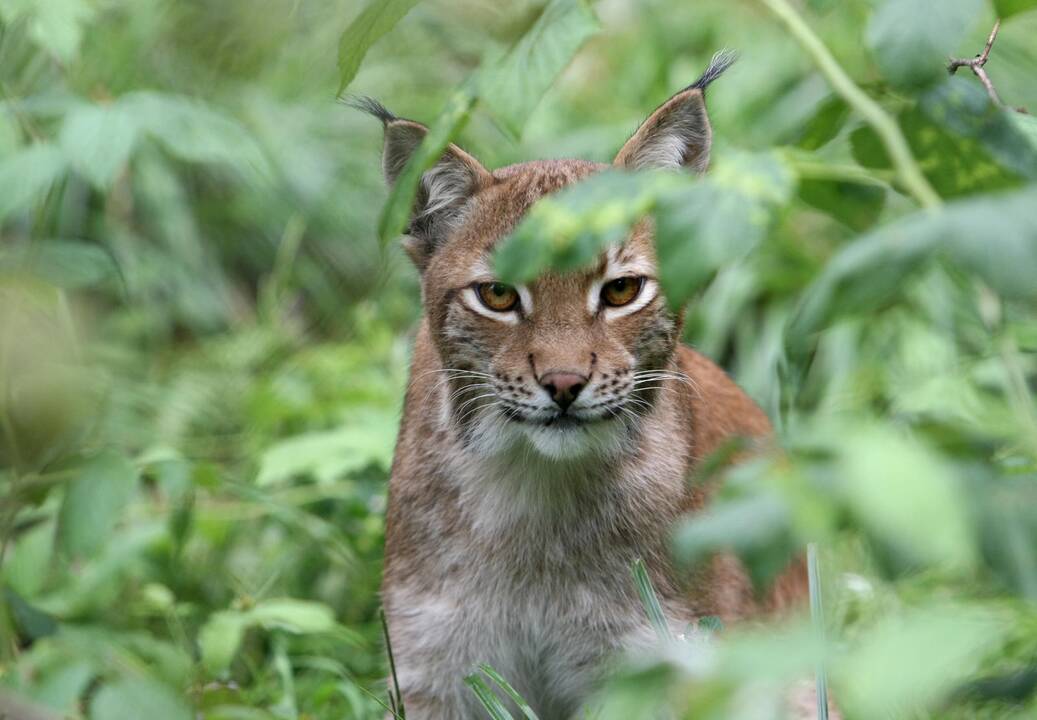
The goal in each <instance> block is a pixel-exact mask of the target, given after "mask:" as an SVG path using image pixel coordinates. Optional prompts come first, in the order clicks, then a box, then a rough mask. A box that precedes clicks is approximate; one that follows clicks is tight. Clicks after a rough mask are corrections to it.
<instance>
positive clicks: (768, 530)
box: [673, 491, 794, 588]
mask: <svg viewBox="0 0 1037 720" xmlns="http://www.w3.org/2000/svg"><path fill="white" fill-rule="evenodd" d="M791 522H792V517H791V514H790V512H789V508H788V506H787V504H786V503H785V501H784V500H783V499H782V498H781V497H780V496H778V495H777V494H776V493H773V492H764V491H758V492H754V493H751V494H748V495H745V496H743V497H736V498H723V499H718V501H717V502H715V503H714V505H713V507H712V508H710V509H709V510H708V511H707V512H702V513H696V514H695V515H692V516H689V517H687V518H686V519H684V520H683V521H681V522H680V524H679V525H678V526H677V528H676V531H675V532H674V540H673V544H674V549H675V553H676V556H677V558H678V560H679V561H680V562H681V563H683V564H686V565H695V564H697V563H700V562H702V561H704V560H705V559H706V558H707V557H709V556H710V555H712V554H714V553H717V552H722V551H734V552H736V553H738V555H739V556H740V557H741V558H742V560H743V561H744V562H745V564H746V568H747V569H748V570H749V574H750V576H751V577H752V580H753V583H754V585H755V586H756V587H758V588H760V587H765V586H767V585H768V584H769V583H770V582H771V580H773V579H774V578H775V577H777V576H778V574H780V573H781V572H782V571H783V570H784V569H785V568H786V567H788V563H789V562H790V560H791V559H792V553H793V549H794V548H793V545H792V539H791V534H790V533H791V530H790V528H791Z"/></svg>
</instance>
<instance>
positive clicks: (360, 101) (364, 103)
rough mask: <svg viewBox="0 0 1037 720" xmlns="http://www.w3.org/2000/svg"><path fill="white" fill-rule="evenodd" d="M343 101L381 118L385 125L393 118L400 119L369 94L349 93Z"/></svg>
mask: <svg viewBox="0 0 1037 720" xmlns="http://www.w3.org/2000/svg"><path fill="white" fill-rule="evenodd" d="M342 102H343V103H344V104H345V105H348V106H349V107H351V108H353V109H354V110H359V111H360V112H365V113H367V114H368V115H373V116H374V117H376V118H378V119H379V120H381V121H382V124H383V125H387V124H389V123H391V122H392V121H393V120H399V118H398V117H396V115H394V114H393V113H392V112H390V111H389V109H388V108H387V107H385V105H382V104H381V103H380V102H378V101H377V100H375V99H374V98H373V97H368V96H367V95H347V96H346V97H344V98H342Z"/></svg>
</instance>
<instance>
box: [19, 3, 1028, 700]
mask: <svg viewBox="0 0 1037 720" xmlns="http://www.w3.org/2000/svg"><path fill="white" fill-rule="evenodd" d="M412 6H413V7H412ZM997 16H1000V17H1001V18H1002V24H1001V26H1000V31H999V33H998V35H997V38H996V41H995V42H994V45H993V47H992V48H991V49H990V54H989V62H988V64H986V65H985V66H984V67H983V68H982V70H984V71H985V72H986V73H988V74H989V79H990V81H991V82H992V88H996V91H994V94H991V92H988V90H987V88H986V87H985V86H984V84H982V83H981V82H980V78H978V77H976V76H975V73H973V72H971V68H970V67H963V68H960V69H959V70H958V71H957V73H956V74H954V75H953V76H951V75H949V74H948V72H947V63H948V59H949V57H952V56H953V57H960V58H970V57H972V56H974V55H975V54H977V53H980V52H981V51H982V50H983V48H984V43H985V42H986V41H987V38H988V34H989V33H990V30H991V28H992V27H994V21H995V18H996V17H997ZM344 30H345V32H344V33H343V31H344ZM383 36H384V37H383ZM1035 36H1037V2H1033V1H1032V0H993V2H986V1H985V0H942V1H941V2H939V3H931V2H926V1H925V0H875V1H874V2H868V1H866V0H850V1H849V2H834V1H833V0H805V1H804V2H801V3H797V4H796V6H795V8H793V7H792V6H790V5H789V4H787V2H786V0H738V1H737V2H721V1H719V0H717V1H714V2H709V1H703V2H680V1H679V0H649V1H647V2H632V1H631V0H600V2H598V3H597V4H595V5H593V6H592V5H587V4H585V3H584V2H583V1H582V0H550V1H549V2H547V3H546V4H545V3H544V2H542V1H541V0H532V1H528V2H527V1H526V0H518V1H517V2H509V3H494V2H492V1H491V0H457V1H450V0H429V1H428V2H426V3H421V4H416V2H415V1H414V0H384V1H383V2H375V3H372V4H371V5H370V6H369V7H367V8H366V9H365V8H363V7H361V6H359V5H357V4H354V3H332V2H324V1H322V0H262V1H261V2H257V0H221V2H209V3H202V2H198V3H188V2H172V1H171V0H35V1H34V0H2V2H0V717H3V716H9V717H16V718H22V717H25V718H57V717H89V718H93V719H96V720H115V719H122V718H139V717H148V718H150V720H179V719H181V718H183V719H187V718H191V717H204V718H209V719H213V720H215V719H217V718H225V719H231V718H235V719H246V718H247V719H252V718H256V719H261V718H304V717H308V718H343V717H347V718H348V717H358V718H377V717H381V716H382V714H384V708H383V703H384V702H386V697H387V695H386V686H385V682H384V678H385V676H386V674H387V666H386V663H385V659H384V652H383V645H382V635H381V633H382V630H381V627H380V624H379V621H378V597H377V594H376V591H377V587H378V582H379V572H380V571H379V567H380V558H381V545H382V537H383V520H382V513H383V510H384V506H385V484H386V476H387V472H388V466H389V462H390V459H391V454H392V446H393V438H394V434H395V429H396V428H395V426H396V422H397V418H398V415H399V409H400V404H401V400H402V389H403V385H404V382H405V378H406V364H407V355H408V337H409V332H410V331H411V329H412V327H413V325H414V321H415V319H416V317H417V314H418V311H419V309H418V292H417V281H416V277H415V273H414V272H413V270H411V269H410V267H409V266H408V265H407V263H406V261H405V260H404V259H403V258H402V254H401V253H400V252H399V249H398V247H397V244H396V242H395V238H396V236H397V235H398V233H399V231H400V229H401V228H402V226H403V224H404V219H405V215H406V211H407V209H408V208H409V206H410V200H411V197H410V195H409V193H411V192H413V188H414V182H415V181H416V179H417V176H418V174H419V173H420V171H421V169H422V167H421V165H420V162H421V161H426V162H427V161H428V160H430V159H432V158H434V157H436V155H437V154H438V151H439V147H440V146H441V144H442V143H445V142H447V141H448V140H449V139H451V138H454V139H456V140H457V141H458V142H460V143H461V144H462V145H464V146H466V147H468V148H470V149H472V150H473V151H475V152H476V154H477V155H478V156H479V157H480V158H481V159H483V160H484V161H485V162H486V163H487V165H488V166H490V167H498V166H500V165H503V164H507V163H509V162H514V161H518V160H522V159H530V158H535V157H552V156H576V157H584V158H588V159H595V160H603V161H604V160H608V159H610V158H611V156H612V155H613V154H614V152H615V151H616V150H617V149H618V147H619V146H620V145H621V143H622V141H623V140H624V139H625V138H626V136H627V135H628V134H629V133H630V132H631V130H632V129H633V128H634V127H636V125H637V123H638V121H639V120H640V119H641V118H642V117H643V116H644V115H645V114H646V113H647V112H649V111H650V110H651V109H652V108H654V107H655V106H656V105H657V104H658V103H659V102H661V101H662V100H664V99H665V98H666V97H667V96H669V95H670V94H671V93H672V92H674V91H675V90H677V89H679V88H681V87H683V86H684V85H686V84H687V83H688V82H690V81H691V80H693V79H694V78H695V77H696V76H697V75H698V74H699V73H700V72H701V71H702V69H703V68H704V67H705V66H706V64H707V62H708V60H709V58H710V55H711V54H712V53H713V51H714V50H717V49H718V48H721V47H731V48H736V49H738V50H740V51H741V55H742V57H741V60H740V61H739V62H738V63H737V64H736V65H735V66H734V67H733V68H732V69H731V70H730V71H729V72H728V73H727V74H726V75H725V76H724V78H723V79H722V80H720V81H719V82H717V83H716V84H715V85H714V86H713V87H712V88H711V89H710V92H709V106H710V112H711V115H712V118H713V122H714V127H715V132H716V140H715V152H714V163H713V167H712V169H711V170H710V172H709V174H708V175H707V176H705V177H704V178H701V179H700V178H694V177H691V176H679V177H675V176H666V175H658V174H652V173H647V174H619V173H606V174H602V175H600V176H597V177H595V178H594V179H592V180H590V181H588V182H586V183H584V184H581V185H579V186H577V187H574V188H572V189H571V190H567V191H566V192H564V193H562V194H560V195H558V196H557V197H555V198H552V199H550V200H549V201H545V202H544V203H541V204H540V205H539V206H538V207H537V208H536V209H535V211H534V212H533V213H532V214H531V216H530V218H529V219H528V221H527V222H526V223H525V224H523V225H522V226H521V227H520V228H519V230H518V231H517V233H516V234H515V236H513V238H512V239H510V240H509V241H508V242H507V243H506V244H505V245H504V247H503V248H502V251H501V253H500V254H499V257H498V262H499V265H498V266H499V269H500V271H501V273H502V275H503V276H505V277H521V276H528V275H531V274H534V273H536V272H537V271H539V270H540V269H542V268H543V267H546V266H548V265H553V266H555V267H560V268H566V267H575V266H577V265H579V264H581V263H582V262H584V261H586V260H587V259H589V258H591V257H593V256H594V254H595V253H596V252H597V251H598V250H599V249H600V248H601V247H603V246H604V245H605V244H607V243H610V242H613V241H615V240H616V239H617V238H620V237H622V234H623V232H624V230H625V229H626V227H628V226H629V224H630V223H631V222H633V221H634V220H635V219H636V218H637V217H638V216H639V215H643V214H651V215H652V216H653V217H654V218H655V223H656V227H657V230H658V235H659V243H660V254H661V257H662V263H663V277H662V280H663V282H664V285H665V289H666V291H667V295H668V298H669V300H670V301H671V302H672V303H673V304H674V305H686V306H687V323H686V339H687V341H688V342H690V343H692V344H694V345H696V346H697V347H699V348H700V349H702V350H703V351H704V352H706V353H707V354H709V355H710V356H712V357H714V358H716V359H717V360H718V361H719V362H721V363H722V364H723V365H724V366H725V367H726V368H727V369H728V370H729V372H731V374H732V375H733V376H734V377H735V378H736V379H737V380H738V381H739V382H740V383H741V384H742V385H743V387H745V388H746V389H747V390H748V391H749V392H750V394H751V395H753V397H755V398H756V399H757V400H758V401H759V402H760V404H761V405H762V406H763V407H764V408H765V409H766V410H767V411H768V413H769V415H770V416H771V417H772V418H773V419H774V421H775V424H776V425H777V427H778V428H779V432H780V440H781V444H782V446H783V448H784V450H785V452H784V454H783V456H782V457H781V458H778V459H770V460H759V461H757V462H754V463H750V464H747V465H743V466H741V467H739V468H738V469H737V470H736V471H734V472H732V473H730V476H729V477H728V479H727V483H726V486H725V491H724V493H723V496H722V498H721V502H720V504H719V505H718V506H717V507H716V509H715V511H714V512H712V513H710V514H708V515H706V516H703V517H697V518H691V519H688V520H687V521H686V522H685V523H683V524H682V525H681V526H680V527H679V528H677V529H676V531H675V535H674V547H675V552H676V553H677V555H678V557H679V558H681V560H682V561H683V562H684V563H686V564H687V565H688V566H689V568H690V567H693V565H694V563H695V562H697V561H699V560H701V558H703V557H704V556H706V555H708V554H709V553H710V552H713V551H715V550H716V549H719V548H729V547H730V548H735V549H736V550H738V551H739V552H740V553H741V554H742V555H743V556H744V558H745V559H746V561H747V563H748V565H749V567H750V568H751V570H752V573H753V576H754V578H755V579H757V580H759V581H760V582H761V583H765V582H766V581H767V579H768V578H769V577H771V576H772V575H773V573H774V572H775V571H776V569H778V568H780V567H781V566H782V565H783V564H784V563H785V562H786V560H787V559H788V557H789V556H790V554H791V553H794V552H798V551H801V550H802V549H803V548H804V547H805V545H806V544H807V543H813V544H814V545H815V546H816V547H817V548H819V555H820V558H821V562H820V570H821V586H822V592H820V593H819V594H817V596H816V597H815V600H818V601H820V600H822V599H823V606H824V614H823V615H822V614H821V613H820V612H818V611H817V610H818V609H815V613H814V622H813V624H812V623H811V622H810V620H809V618H808V617H806V616H804V617H803V618H800V619H798V620H796V619H793V620H790V621H788V622H785V623H783V624H781V625H780V626H778V627H767V628H761V627H755V628H750V629H739V628H721V627H718V625H717V623H715V622H703V623H701V624H700V625H699V626H698V627H695V628H689V629H688V632H687V633H685V636H684V638H682V639H672V640H669V641H666V642H664V643H662V644H661V647H660V650H659V653H658V654H657V655H656V656H653V657H649V658H638V659H636V660H631V661H630V662H629V663H628V664H627V665H625V666H624V669H622V670H620V672H619V674H618V675H617V676H616V677H615V678H614V679H613V680H612V681H611V682H610V683H609V684H608V685H607V687H606V688H605V689H604V692H603V695H602V697H601V698H600V700H599V702H597V703H596V704H595V707H594V708H592V709H590V710H589V711H588V714H589V716H592V717H601V718H616V719H617V720H619V719H623V720H626V719H627V718H635V717H645V718H651V717H659V716H660V715H659V712H660V707H661V706H665V707H670V708H672V712H673V713H674V714H675V716H680V717H695V718H718V719H719V718H732V717H759V718H770V717H776V716H777V715H776V713H777V712H778V710H777V709H776V708H777V705H778V703H779V701H780V696H781V693H782V691H781V687H782V686H783V685H784V684H786V683H787V682H789V681H793V680H799V679H802V678H806V677H811V676H812V674H813V672H814V669H815V668H816V667H817V666H818V665H821V664H823V665H824V666H825V668H826V671H827V675H828V679H829V682H830V684H831V686H832V687H833V688H834V693H835V695H836V696H837V697H838V699H839V702H840V704H841V705H842V706H843V709H844V711H845V713H846V715H847V716H848V717H851V718H878V717H911V718H915V717H941V718H945V717H951V718H973V717H974V718H1026V717H1033V716H1034V714H1035V713H1037V692H1035V687H1037V405H1035V403H1034V399H1033V394H1034V391H1035V387H1037V312H1035V307H1037V304H1035V300H1037V121H1035V120H1034V119H1033V117H1032V116H1030V115H1028V114H1026V113H1025V112H1021V111H1019V109H1018V108H1031V109H1037V83H1034V81H1033V78H1034V76H1035V73H1037V46H1035V45H1034V43H1033V38H1034V37H1035ZM343 89H347V91H348V92H355V93H363V94H370V95H373V96H376V97H378V98H379V99H380V100H382V101H383V102H385V103H386V104H387V105H388V106H389V107H390V108H392V109H393V110H394V111H395V112H397V113H399V114H401V115H404V116H407V117H414V118H417V119H421V120H424V121H426V122H429V123H430V124H431V125H432V127H433V132H432V133H431V134H430V138H431V140H432V142H429V143H427V144H426V146H425V147H424V152H423V153H420V154H419V157H418V158H417V161H416V162H415V163H414V164H413V165H412V167H411V168H410V180H411V181H410V182H409V183H408V182H406V181H404V182H401V183H400V184H399V185H398V186H397V189H396V191H395V192H394V193H393V194H392V196H391V197H389V196H387V194H386V191H385V190H384V188H383V185H382V181H381V178H380V176H379V151H380V128H379V127H378V123H377V122H374V121H372V120H371V118H369V117H366V116H363V115H362V114H359V113H356V112H353V111H351V110H349V109H347V108H344V107H343V106H342V105H340V104H337V103H336V102H335V96H336V94H337V92H339V91H341V90H343ZM1002 102H1003V103H1004V105H1001V103H1002ZM437 143H439V145H437ZM386 198H388V199H386ZM383 207H384V210H383ZM616 582H617V583H627V582H635V580H634V576H631V577H619V578H616ZM645 592H646V597H647V598H649V599H650V590H648V589H647V588H645ZM646 604H647V605H648V608H647V610H646V611H650V609H651V603H650V602H648V603H646ZM822 628H823V630H824V634H825V635H826V636H827V642H822V641H821V637H820V636H821V634H822V633H821V629H822ZM472 684H473V685H475V686H476V689H478V690H479V691H480V692H481V693H482V694H483V695H484V697H485V699H486V703H487V705H488V707H489V708H491V709H493V708H494V707H495V701H494V698H495V697H496V695H498V694H499V695H500V696H502V697H503V695H504V693H503V692H502V691H501V688H500V684H499V683H497V682H495V681H494V679H493V677H492V672H490V673H489V674H485V675H482V676H479V678H477V679H473V680H472ZM493 711H495V712H498V713H501V712H506V711H505V710H502V709H500V708H497V709H496V710H493ZM544 720H549V719H544Z"/></svg>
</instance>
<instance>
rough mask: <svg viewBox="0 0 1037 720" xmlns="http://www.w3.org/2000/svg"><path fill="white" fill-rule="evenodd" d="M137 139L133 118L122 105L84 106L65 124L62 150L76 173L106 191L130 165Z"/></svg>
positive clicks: (70, 114) (60, 139)
mask: <svg viewBox="0 0 1037 720" xmlns="http://www.w3.org/2000/svg"><path fill="white" fill-rule="evenodd" d="M136 139H137V125H136V123H135V122H134V119H133V117H132V116H131V115H130V114H129V113H128V112H127V111H126V110H125V109H124V108H122V107H121V106H120V105H118V104H112V105H81V106H79V107H77V108H76V109H74V110H73V111H72V112H71V113H69V114H68V115H67V116H66V117H65V120H64V122H63V123H62V125H61V133H60V135H59V142H60V144H61V150H62V152H64V153H65V157H66V158H68V162H69V164H70V165H71V166H72V168H73V169H75V171H76V172H78V173H79V174H81V175H83V176H84V177H85V178H87V180H89V181H90V183H91V184H92V185H93V186H94V187H95V188H97V189H98V190H102V191H103V190H106V189H107V188H108V187H110V186H111V184H112V183H113V182H114V181H115V178H116V175H117V174H118V173H119V171H120V170H121V169H122V168H123V166H124V165H125V164H126V161H127V160H128V159H129V157H130V152H131V151H132V150H133V144H134V143H135V142H136Z"/></svg>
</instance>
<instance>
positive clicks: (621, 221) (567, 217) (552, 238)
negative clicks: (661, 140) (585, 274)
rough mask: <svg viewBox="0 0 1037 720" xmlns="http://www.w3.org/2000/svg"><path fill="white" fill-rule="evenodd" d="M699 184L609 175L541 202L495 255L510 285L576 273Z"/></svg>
mask: <svg viewBox="0 0 1037 720" xmlns="http://www.w3.org/2000/svg"><path fill="white" fill-rule="evenodd" d="M691 182H694V181H693V179H692V178H690V177H689V176H682V175H679V174H677V173H670V172H638V173H632V172H627V171H623V170H605V171H602V172H600V173H596V174H594V175H592V176H591V177H589V178H587V179H586V180H584V181H582V182H579V183H577V184H575V185H572V186H570V187H567V188H564V189H562V190H561V191H559V192H557V193H554V194H552V195H548V196H547V197H544V198H541V199H540V200H539V201H538V202H537V203H536V204H535V205H534V206H533V208H532V209H531V210H530V211H529V213H528V214H527V215H526V217H525V218H523V220H522V222H521V223H519V226H518V228H516V230H515V232H514V233H512V234H511V236H509V237H508V238H507V239H505V241H504V242H503V243H501V245H500V247H499V248H498V249H497V251H496V258H495V269H496V271H497V273H498V274H499V275H500V276H501V278H502V279H504V280H505V281H506V282H528V281H529V280H531V279H533V278H534V277H536V276H537V275H538V274H539V273H540V272H541V271H542V270H544V269H546V268H549V267H550V268H552V269H555V270H559V271H563V272H564V271H570V270H576V269H578V268H581V267H585V266H587V265H589V264H590V263H592V262H593V261H594V260H596V259H597V257H598V255H599V253H601V252H602V251H603V250H604V249H605V248H606V247H608V246H609V245H612V244H618V243H620V242H622V241H623V239H624V238H625V237H626V234H627V232H628V231H629V230H630V228H631V226H632V225H633V224H634V223H635V222H637V220H638V219H640V218H642V217H644V216H645V215H647V214H648V213H649V212H651V211H652V209H654V207H655V204H656V203H657V202H658V200H659V198H660V196H661V195H662V194H663V193H664V192H665V191H666V190H668V189H671V188H674V187H678V186H683V185H686V184H688V183H691Z"/></svg>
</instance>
